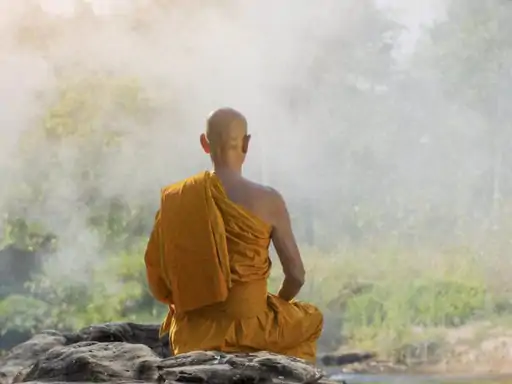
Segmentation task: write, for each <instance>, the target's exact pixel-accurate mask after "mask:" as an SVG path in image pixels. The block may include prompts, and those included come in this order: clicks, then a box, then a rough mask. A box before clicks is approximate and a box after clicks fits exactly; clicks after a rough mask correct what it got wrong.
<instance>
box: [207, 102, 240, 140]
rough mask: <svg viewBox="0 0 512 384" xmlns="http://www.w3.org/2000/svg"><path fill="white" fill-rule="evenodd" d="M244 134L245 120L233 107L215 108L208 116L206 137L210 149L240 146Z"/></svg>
mask: <svg viewBox="0 0 512 384" xmlns="http://www.w3.org/2000/svg"><path fill="white" fill-rule="evenodd" d="M246 135H247V120H246V118H245V117H244V115H242V114H241V113H240V112H238V111H237V110H235V109H232V108H221V109H217V110H216V111H214V112H212V113H211V114H210V116H209V117H208V121H207V124H206V138H207V139H208V142H209V143H210V146H211V148H212V150H213V149H236V147H238V148H241V145H242V141H243V139H244V137H245V136H246Z"/></svg>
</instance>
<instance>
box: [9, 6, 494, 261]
mask: <svg viewBox="0 0 512 384" xmlns="http://www.w3.org/2000/svg"><path fill="white" fill-rule="evenodd" d="M60 3H62V4H64V3H67V4H68V5H69V4H70V3H71V2H64V1H61V2H60ZM78 3H79V2H77V4H78ZM150 3H151V2H149V1H147V2H144V1H140V2H136V1H133V2H132V4H133V6H134V8H131V9H128V8H127V9H124V10H123V12H120V13H119V14H117V13H116V10H115V9H110V10H108V9H105V8H104V9H100V8H96V12H97V14H96V15H94V16H91V15H89V16H80V17H78V16H77V15H76V14H73V11H72V10H71V9H64V8H58V7H57V8H55V7H56V6H58V5H59V4H58V2H55V1H54V2H53V3H52V2H44V6H45V11H42V12H37V11H34V9H35V8H33V6H32V5H31V4H32V3H31V2H29V1H28V0H27V1H23V2H22V1H18V2H14V3H13V2H12V1H7V0H3V1H2V3H1V7H2V8H1V10H0V30H1V33H0V84H1V86H0V106H1V111H0V129H1V137H2V139H1V141H0V161H1V162H0V164H1V168H0V172H1V173H0V185H2V188H1V189H0V211H2V212H9V213H10V214H11V215H13V216H17V215H18V216H19V215H21V216H23V217H25V218H27V219H28V220H33V221H38V222H40V223H42V225H44V226H45V227H46V228H48V229H49V230H50V231H52V232H54V233H57V234H58V236H59V242H60V244H59V245H60V246H59V252H60V253H61V256H62V257H61V258H60V260H61V264H60V266H61V268H62V269H66V268H79V266H80V265H82V264H83V263H90V262H91V260H97V259H98V258H100V257H102V255H103V254H105V252H107V250H105V249H102V245H101V244H102V239H101V238H100V237H101V236H100V235H99V234H98V233H97V232H96V231H95V230H93V229H91V228H90V226H89V225H88V224H87V217H88V215H89V213H90V212H89V209H90V207H89V205H87V204H86V201H85V200H86V199H85V198H84V196H83V193H82V192H83V173H84V171H86V170H91V168H94V172H96V176H95V179H94V180H96V182H97V183H96V184H95V185H94V188H95V191H96V193H97V195H98V196H101V197H104V198H109V197H117V198H120V199H121V200H124V201H128V202H137V204H142V205H149V206H152V207H154V209H156V208H157V204H158V201H159V199H158V194H159V189H160V188H161V187H162V186H164V185H167V184H169V183H172V182H174V181H177V180H179V179H181V178H183V177H186V176H188V175H191V174H194V173H196V172H199V171H201V170H202V169H205V168H207V167H209V159H208V158H207V156H205V155H204V153H202V151H201V148H200V146H199V142H198V137H199V134H200V133H201V132H202V130H203V129H204V124H205V118H206V116H207V115H208V113H209V112H210V111H211V110H213V109H215V108H218V107H221V106H231V107H234V108H237V109H239V110H240V111H242V112H243V113H244V114H246V116H247V118H248V121H249V130H250V133H251V134H252V135H253V140H252V142H251V148H250V153H249V157H248V160H247V165H246V174H247V176H248V177H250V178H253V179H255V180H257V181H262V182H265V183H269V184H272V185H273V186H275V187H277V188H278V189H279V190H280V191H281V192H282V193H283V194H284V196H285V197H286V199H287V200H288V202H289V205H290V207H291V208H290V210H291V212H292V214H293V215H294V218H295V217H298V218H297V219H294V220H296V222H297V224H296V226H297V228H298V229H297V231H298V232H299V234H298V237H299V239H300V240H301V241H303V240H304V239H305V235H303V233H302V232H301V231H303V227H304V222H307V221H308V220H310V221H311V220H313V221H314V227H315V231H317V233H316V234H315V236H314V240H312V241H310V242H312V243H313V245H318V246H323V245H327V246H335V245H337V244H338V243H339V242H343V241H355V240H354V239H356V240H358V239H359V240H360V239H361V238H363V239H367V238H368V237H371V239H373V238H381V237H382V238H387V237H390V236H395V235H396V234H397V233H398V234H400V235H404V236H413V237H414V238H415V239H416V238H418V237H419V238H421V239H422V241H424V242H426V243H432V242H435V241H438V238H437V237H435V236H434V237H435V239H434V237H432V239H431V237H430V234H431V232H430V230H432V231H433V232H435V233H436V236H437V234H439V233H441V235H442V236H441V237H442V239H441V240H442V242H447V241H448V242H450V241H452V240H453V243H454V244H456V243H460V242H461V241H462V242H463V241H464V239H467V236H469V235H468V234H470V233H473V232H471V231H470V232H467V231H466V230H467V228H466V227H465V226H464V225H465V224H464V225H463V226H464V228H459V227H458V226H459V225H462V224H459V223H458V221H457V220H458V218H460V217H470V218H472V219H471V220H472V223H471V228H477V229H478V230H479V229H481V228H483V227H485V226H487V225H488V224H487V221H488V217H487V216H488V215H487V214H488V205H489V204H490V203H489V199H487V198H475V196H480V195H479V194H484V195H486V196H487V195H489V194H490V195H492V191H491V192H489V193H488V192H487V191H483V192H482V191H481V187H482V185H484V186H489V188H490V189H492V186H490V185H491V184H492V182H489V183H483V184H482V174H485V172H490V171H489V170H490V169H491V168H492V159H493V157H492V153H490V152H489V149H488V147H487V146H486V144H484V139H485V138H486V132H487V131H486V129H487V125H486V124H488V121H487V120H486V119H485V117H483V116H482V115H481V114H480V113H478V111H474V110H472V109H471V108H467V107H465V106H461V103H458V102H455V101H454V100H453V98H452V97H451V96H447V95H446V94H445V93H444V91H443V90H442V87H441V84H440V82H437V83H436V82H435V81H433V80H432V78H431V77H429V76H430V75H429V74H430V73H431V72H432V70H433V69H435V68H433V67H432V66H430V67H429V70H428V71H427V70H424V68H423V67H422V65H421V64H422V63H426V59H422V58H421V55H418V52H417V51H418V49H422V48H425V47H428V41H427V40H426V37H425V33H424V29H425V28H428V27H429V26H431V25H432V24H433V23H435V22H437V21H439V20H441V19H442V18H443V17H445V15H444V9H445V2H442V1H432V2H430V3H428V4H427V2H421V4H422V5H423V7H424V9H423V11H422V12H421V14H418V13H415V12H414V9H415V6H413V5H409V6H408V7H404V4H405V2H393V1H391V0H388V1H384V0H381V1H378V2H377V7H374V6H373V5H372V4H373V3H372V1H370V0H368V1H361V0H346V1H340V0H321V1H316V2H312V1H307V0H282V1H279V2H270V1H258V2H249V1H238V2H236V1H222V2H211V3H208V5H205V2H199V1H178V2H174V3H173V5H172V6H170V7H165V6H161V7H160V8H158V7H157V6H156V5H154V6H151V5H150ZM155 3H156V2H155ZM13 4H15V5H13ZM85 4H88V2H85ZM103 4H106V2H103ZM137 6H139V7H140V10H139V11H137V10H136V9H135V8H136V7H137ZM6 7H8V9H9V12H7V11H6V9H7V8H6ZM121 8H122V7H121ZM121 8H119V9H118V10H121ZM59 9H60V10H61V11H63V12H64V13H62V14H55V12H56V10H59ZM51 12H53V13H51ZM82 12H85V11H83V10H82ZM87 12H90V9H89V10H88V11H87ZM52 25H58V27H55V28H54V27H52ZM27 27H28V28H29V29H30V28H33V30H34V31H36V32H34V35H33V36H32V40H30V38H29V40H30V42H31V44H28V45H27V44H26V43H25V44H22V43H20V39H21V37H20V29H21V28H27ZM52 28H54V29H52ZM43 31H49V32H48V37H47V36H46V35H42V32H43ZM38 34H39V35H38ZM35 36H37V37H35ZM41 41H43V42H44V43H41V44H39V42H41ZM425 49H427V48H425ZM422 68H423V69H422ZM429 71H430V72H429ZM63 73H64V74H68V75H70V76H71V78H80V76H87V75H90V74H91V73H110V74H115V75H117V76H125V77H127V78H135V79H137V81H138V84H139V85H140V87H141V88H142V89H143V92H144V94H145V95H147V97H148V100H149V103H150V104H151V105H152V108H153V112H151V116H150V118H148V119H146V121H145V122H144V124H138V123H136V122H134V121H132V120H129V119H125V118H124V117H123V116H121V115H119V114H116V115H113V116H110V115H108V113H107V112H108V111H109V110H110V109H112V100H110V99H109V96H108V95H106V96H105V99H104V100H103V99H102V100H101V101H100V102H99V104H100V105H101V106H104V108H105V111H107V112H106V114H105V118H104V119H103V120H101V119H100V120H97V119H96V120H95V121H92V122H91V124H93V125H94V124H96V126H93V127H92V128H91V129H92V131H93V132H94V133H93V134H91V135H90V136H88V137H87V138H80V137H78V138H73V139H69V140H67V141H66V143H65V145H63V144H61V143H59V142H55V141H52V140H49V139H46V138H44V137H43V136H41V137H40V138H39V139H38V140H39V141H38V142H37V145H35V146H33V147H31V150H30V151H28V152H27V151H24V150H22V149H20V146H21V144H20V143H21V142H22V138H23V137H24V135H26V133H27V132H29V131H30V130H31V129H34V127H37V126H38V125H41V124H42V123H41V121H43V119H44V116H45V113H46V111H47V109H48V106H49V105H51V104H52V102H53V101H55V100H57V98H58V91H59V86H60V83H59V82H58V81H59V80H58V79H59V76H61V75H62V74H63ZM109 130H110V131H112V132H115V133H117V134H121V135H122V139H121V140H120V144H119V145H118V146H116V147H114V148H111V149H108V150H105V151H102V152H101V153H99V152H96V151H95V149H94V148H96V147H95V146H94V145H93V143H94V140H99V141H101V140H102V139H101V137H102V134H103V133H104V132H105V131H109ZM33 135H35V134H32V133H31V134H30V136H31V137H33ZM86 142H87V143H86ZM91 143H92V144H91ZM98 180H99V181H100V182H98ZM43 181H44V185H45V187H44V192H42V194H41V196H40V198H38V199H32V198H29V197H27V196H28V195H27V196H23V185H25V184H27V185H32V184H37V183H39V182H41V183H42V182H43ZM479 188H480V189H479ZM495 192H496V191H495ZM502 193H503V192H502ZM304 207H310V208H311V207H312V211H313V213H312V214H311V213H305V214H304V213H303V212H306V211H307V209H306V208H304ZM363 211H364V212H363ZM308 212H309V211H308ZM361 212H362V213H361ZM366 212H368V213H366ZM433 212H434V213H433ZM429 215H430V216H429ZM368 216H371V217H369V218H368ZM427 216H428V217H427ZM367 219H368V220H370V219H371V220H370V221H371V223H369V224H367V227H364V228H363V229H361V228H362V227H361V225H360V222H361V221H364V220H367ZM150 221H151V218H148V222H150ZM418 222H421V226H416V224H417V223H418ZM354 223H355V224H354ZM425 223H426V224H425ZM456 227H457V228H456ZM414 228H420V229H419V230H418V229H414ZM425 229H427V230H428V231H426V232H424V233H423V234H419V235H418V233H419V232H418V231H420V230H421V231H423V230H425ZM457 231H459V232H457ZM460 231H466V232H463V233H464V235H463V237H462V239H463V240H461V239H458V238H456V235H457V233H459V234H460V233H462V232H460ZM362 232H363V234H361V233H362ZM413 232H414V233H413ZM411 233H413V235H411ZM460 236H462V235H460ZM306 237H307V236H306ZM359 240H358V241H359ZM441 240H439V241H441ZM472 240H474V239H472ZM404 241H405V240H404Z"/></svg>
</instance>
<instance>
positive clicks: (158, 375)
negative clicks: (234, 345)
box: [0, 323, 329, 384]
mask: <svg viewBox="0 0 512 384" xmlns="http://www.w3.org/2000/svg"><path fill="white" fill-rule="evenodd" d="M158 329H159V327H158V326H157V325H142V324H133V323H109V324H101V325H94V326H91V327H87V328H84V329H82V330H80V331H79V332H77V333H70V334H61V333H58V332H55V331H47V332H43V333H41V334H39V335H36V336H34V337H33V338H31V339H30V340H28V341H27V342H25V343H22V344H20V345H18V346H16V347H14V348H13V349H12V350H11V351H9V353H8V354H7V355H6V356H4V357H3V358H2V359H0V384H11V383H20V382H25V383H54V384H56V383H69V382H74V383H90V382H109V383H162V384H163V383H167V384H172V383H212V384H217V383H218V384H221V383H226V384H230V383H231V384H252V383H254V384H257V383H261V384H263V383H303V384H307V383H329V381H328V380H326V379H325V378H324V373H323V371H321V370H320V369H318V368H316V367H314V366H312V365H311V364H308V363H307V362H305V361H303V360H301V359H296V358H291V357H286V356H282V355H277V354H273V353H269V352H258V353H248V354H226V353H221V352H204V351H200V352H192V353H187V354H182V355H178V356H173V357H171V356H169V344H168V340H167V338H165V339H164V340H159V338H158Z"/></svg>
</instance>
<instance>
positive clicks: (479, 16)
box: [418, 0, 512, 226]
mask: <svg viewBox="0 0 512 384" xmlns="http://www.w3.org/2000/svg"><path fill="white" fill-rule="evenodd" d="M511 17H512V6H511V5H510V3H509V2H507V1H502V0H489V1H478V0H452V1H451V2H450V3H449V7H448V11H447V17H446V19H445V20H444V21H442V22H439V23H438V24H436V25H435V26H434V27H433V28H432V30H431V31H430V39H429V41H428V42H427V43H426V44H425V45H424V46H423V50H422V51H423V53H422V54H421V55H420V60H418V61H423V60H424V63H426V64H425V65H424V67H423V69H424V71H423V76H424V77H425V78H427V79H429V80H430V81H432V82H435V83H436V84H437V85H439V86H440V87H441V89H442V90H443V92H444V93H445V95H446V96H447V98H449V99H451V103H452V104H453V105H458V106H459V107H460V108H468V109H470V110H473V111H476V112H477V113H478V114H479V115H480V116H482V118H483V119H484V120H485V123H486V125H487V127H488V129H487V131H486V132H485V134H484V137H483V138H482V143H485V145H486V146H487V148H488V153H489V156H490V160H491V161H490V164H489V167H488V172H487V174H488V175H489V178H484V179H483V181H482V184H483V185H484V188H485V185H489V186H490V188H486V189H488V192H487V196H488V197H487V201H489V202H490V207H489V219H490V222H491V223H492V225H493V226H495V225H497V224H498V222H499V219H500V217H499V216H500V211H501V208H502V207H501V202H502V198H503V193H504V192H505V191H508V192H510V188H511V187H512V185H511V184H510V183H508V182H506V181H505V180H506V179H510V177H508V178H507V177H506V176H507V173H506V171H505V168H510V167H509V165H510V164H511V163H510V162H511V161H512V157H511V156H510V154H509V152H510V151H507V149H510V144H509V143H510V140H511V139H512V130H511V129H510V127H509V125H510V121H512V111H511V110H510V108H507V105H506V104H507V101H508V98H509V94H510V89H511V86H512V74H511V72H510V68H511V66H512V39H511V38H510V36H511V33H512V25H511V23H510V18H511ZM508 176H510V174H508ZM489 189H490V190H489Z"/></svg>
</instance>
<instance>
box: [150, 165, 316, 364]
mask: <svg viewBox="0 0 512 384" xmlns="http://www.w3.org/2000/svg"><path fill="white" fill-rule="evenodd" d="M270 233H271V227H270V226H269V225H268V224H266V223H265V222H263V221H262V220H261V219H259V218H258V217H256V216H255V215H253V214H252V213H251V212H248V211H247V210H245V209H244V208H243V207H241V206H240V205H237V204H234V203H233V202H231V201H230V200H229V199H228V197H227V195H226V193H225V191H224V189H223V187H222V185H221V183H220V181H219V179H218V178H217V177H216V176H215V175H214V174H212V173H210V172H204V173H201V174H199V175H197V176H194V177H191V178H189V179H186V180H185V181H183V182H181V183H178V184H174V185H171V186H169V187H167V188H164V189H163V190H162V194H161V206H160V210H159V211H158V213H157V215H156V219H155V225H154V228H153V231H152V234H151V237H150V240H149V243H148V246H147V250H146V254H145V263H146V272H147V279H148V283H149V288H150V290H151V292H152V294H153V296H154V297H155V298H156V299H157V300H159V301H161V302H163V303H165V304H167V305H168V306H169V313H168V315H167V317H166V319H165V320H164V322H163V323H162V327H161V330H160V331H161V334H164V333H167V332H169V337H170V341H171V346H172V349H173V352H174V354H180V353H186V352H190V351H198V350H216V351H223V352H254V351H270V352H274V353H280V354H283V355H289V356H295V357H299V358H303V359H305V360H308V361H311V362H314V361H315V359H316V341H317V339H318V338H319V336H320V333H321V331H322V326H323V317H322V314H321V312H320V311H319V310H318V309H317V308H316V307H314V306H313V305H310V304H306V303H301V302H297V301H292V302H287V301H284V300H282V299H281V298H279V297H277V296H275V295H273V294H270V293H268V291H267V279H268V277H269V274H270V268H271V261H270V258H269V254H268V247H269V244H270Z"/></svg>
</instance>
